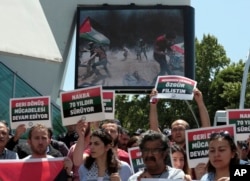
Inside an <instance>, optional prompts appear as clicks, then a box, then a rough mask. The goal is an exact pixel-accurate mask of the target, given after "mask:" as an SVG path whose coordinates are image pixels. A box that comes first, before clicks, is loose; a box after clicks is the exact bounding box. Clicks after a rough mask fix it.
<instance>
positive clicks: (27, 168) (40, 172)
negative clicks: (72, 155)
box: [0, 157, 64, 181]
mask: <svg viewBox="0 0 250 181" xmlns="http://www.w3.org/2000/svg"><path fill="white" fill-rule="evenodd" d="M63 159H64V158H63V157H61V158H49V159H47V158H43V159H32V158H31V159H23V160H10V159H5V160H0V180H2V181H52V180H54V179H55V178H56V177H57V175H58V174H59V173H60V172H61V170H62V169H63Z"/></svg>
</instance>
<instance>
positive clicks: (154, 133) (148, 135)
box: [139, 130, 169, 151]
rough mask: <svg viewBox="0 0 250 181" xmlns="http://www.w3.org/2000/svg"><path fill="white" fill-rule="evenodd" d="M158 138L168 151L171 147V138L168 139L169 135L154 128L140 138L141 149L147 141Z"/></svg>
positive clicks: (163, 147)
mask: <svg viewBox="0 0 250 181" xmlns="http://www.w3.org/2000/svg"><path fill="white" fill-rule="evenodd" d="M156 140H160V142H161V145H162V150H163V151H166V150H167V149H168V148H169V146H168V143H169V140H168V138H167V136H165V135H164V134H162V133H160V132H157V131H154V130H148V131H146V132H145V133H143V134H142V138H141V139H140V143H139V147H140V149H141V150H143V149H144V145H145V143H146V142H148V141H156Z"/></svg>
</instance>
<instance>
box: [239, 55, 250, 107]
mask: <svg viewBox="0 0 250 181" xmlns="http://www.w3.org/2000/svg"><path fill="white" fill-rule="evenodd" d="M249 66H250V50H249V52H248V59H247V61H246V63H245V68H244V72H243V77H242V83H241V93H240V107H239V109H244V103H245V94H246V86H247V77H248V70H249Z"/></svg>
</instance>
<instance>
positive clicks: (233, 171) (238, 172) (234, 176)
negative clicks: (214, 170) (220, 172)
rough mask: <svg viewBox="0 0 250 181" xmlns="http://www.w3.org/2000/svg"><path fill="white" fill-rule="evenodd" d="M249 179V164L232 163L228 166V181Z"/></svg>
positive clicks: (245, 180)
mask: <svg viewBox="0 0 250 181" xmlns="http://www.w3.org/2000/svg"><path fill="white" fill-rule="evenodd" d="M239 180H242V181H247V180H250V165H233V166H231V167H230V181H239Z"/></svg>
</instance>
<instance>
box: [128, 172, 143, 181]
mask: <svg viewBox="0 0 250 181" xmlns="http://www.w3.org/2000/svg"><path fill="white" fill-rule="evenodd" d="M142 172H143V171H142V170H139V171H138V172H136V173H134V174H133V175H131V176H130V177H129V179H128V181H137V177H138V176H139V175H140V174H141V173H142Z"/></svg>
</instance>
